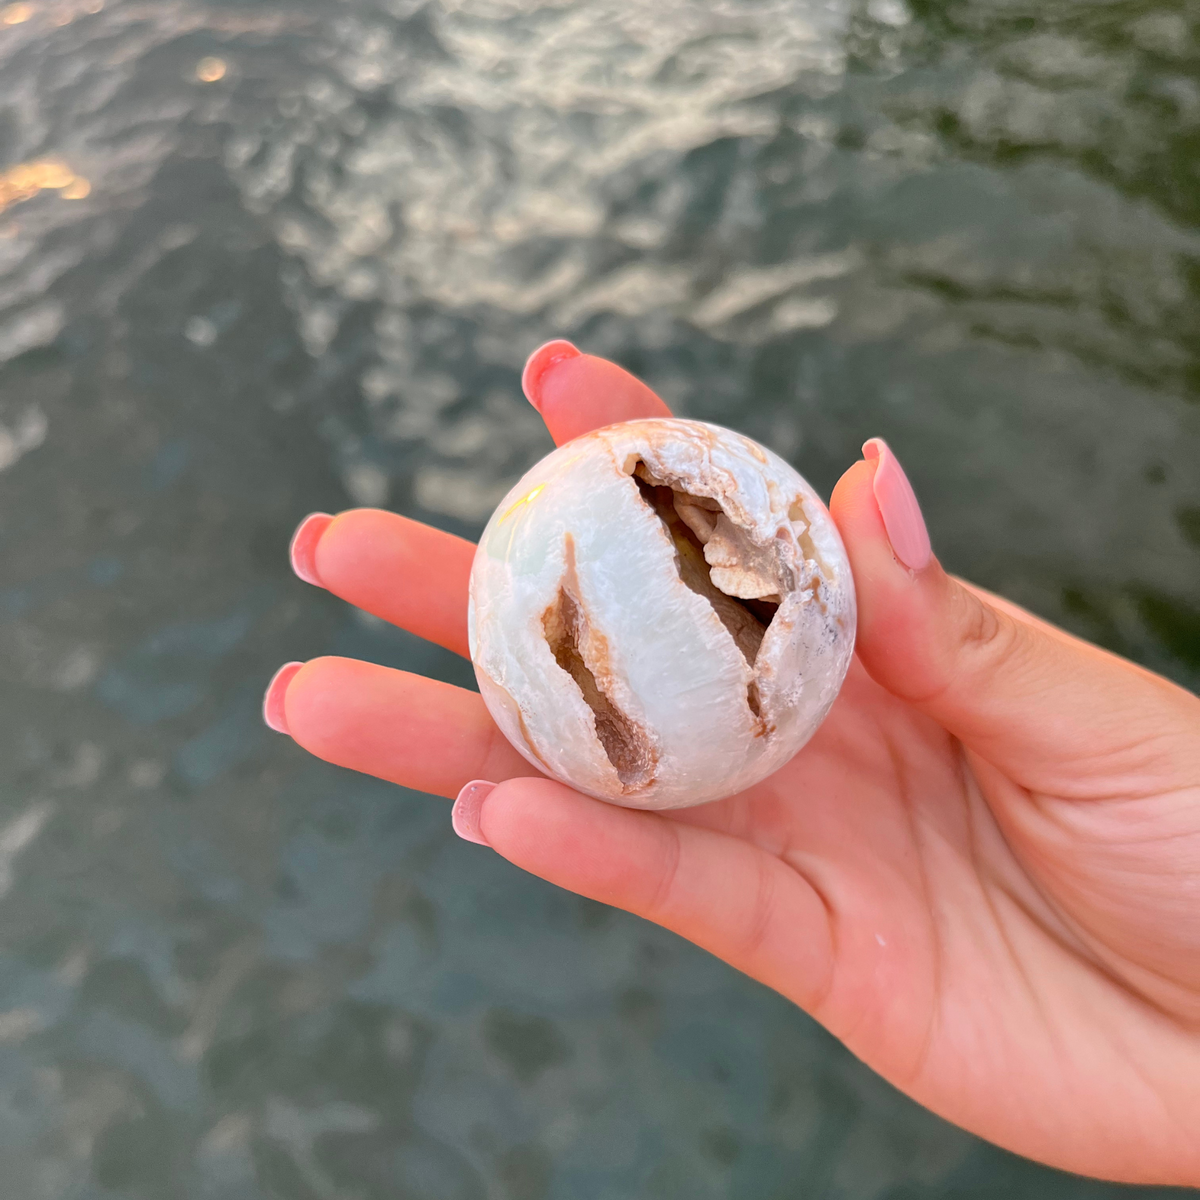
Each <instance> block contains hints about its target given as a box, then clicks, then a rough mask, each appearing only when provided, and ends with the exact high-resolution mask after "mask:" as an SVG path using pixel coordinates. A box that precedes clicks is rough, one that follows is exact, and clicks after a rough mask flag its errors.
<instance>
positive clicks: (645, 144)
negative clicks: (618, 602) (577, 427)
mask: <svg viewBox="0 0 1200 1200" xmlns="http://www.w3.org/2000/svg"><path fill="white" fill-rule="evenodd" d="M1198 80H1200V14H1198V13H1197V10H1196V8H1195V6H1194V5H1190V4H1185V3H1168V2H1166V0H1164V2H1162V3H1145V2H1132V0H1130V2H1118V0H1109V2H1103V3H1101V2H1098V0H1089V2H1086V3H1085V2H1083V0H1079V2H1071V0H970V2H969V3H967V2H965V0H963V2H959V0H912V2H911V3H908V4H905V3H903V2H901V0H873V2H872V3H870V4H861V3H850V2H848V0H836V2H830V3H819V2H817V0H786V2H785V0H740V2H733V0H729V2H724V3H717V2H713V3H696V2H695V0H656V2H655V3H654V4H648V3H645V2H644V0H588V2H587V3H559V4H546V5H537V4H535V3H532V2H522V0H441V2H440V3H439V2H436V0H435V2H430V3H424V4H417V3H413V2H410V0H390V2H388V3H375V2H373V0H282V2H277V0H260V2H257V3H249V2H244V3H240V4H239V3H216V2H212V3H200V2H196V0H192V2H187V3H183V2H178V0H152V2H138V0H106V2H105V3H104V4H101V2H100V0H82V2H77V0H29V2H28V3H15V4H10V5H8V7H6V8H0V210H2V211H0V564H2V567H0V672H2V673H3V685H4V686H3V691H2V693H0V703H2V705H3V709H2V710H0V711H2V716H3V720H2V721H0V771H2V772H3V778H4V787H3V792H2V793H0V893H2V898H0V906H2V909H0V913H2V918H3V920H2V925H0V1178H3V1179H4V1188H3V1190H4V1193H5V1195H6V1196H12V1197H13V1198H14V1200H26V1198H28V1200H50V1198H55V1200H58V1198H69V1200H112V1198H115V1197H121V1198H125V1197H129V1198H131V1200H143V1198H145V1200H157V1198H164V1200H165V1198H168V1197H170V1198H172V1200H176V1198H179V1197H187V1198H188V1200H192V1198H195V1200H210V1198H211V1200H216V1198H220V1200H226V1198H230V1200H310V1198H314V1200H327V1198H328V1200H332V1198H334V1197H336V1198H337V1200H350V1198H354V1200H360V1198H361V1200H375V1198H380V1200H382V1198H383V1197H388V1198H395V1197H402V1198H404V1200H426V1198H428V1200H458V1198H463V1200H477V1198H478V1200H484V1198H486V1200H543V1198H551V1197H553V1198H558V1197H563V1198H570V1200H630V1198H641V1197H647V1198H648V1197H670V1198H679V1200H706V1198H710V1197H711V1198H713V1200H716V1198H718V1197H735V1198H745V1200H783V1198H788V1200H792V1198H800V1197H804V1198H808V1197H847V1198H853V1200H875V1198H879V1200H902V1198H903V1200H911V1198H916V1197H922V1198H924V1197H959V1196H966V1195H970V1196H972V1197H980V1198H992V1197H994V1198H996V1200H1001V1198H1004V1200H1007V1198H1009V1197H1012V1196H1021V1197H1022V1198H1023V1200H1028V1198H1034V1200H1036V1198H1037V1197H1043V1196H1044V1197H1068V1196H1069V1197H1088V1198H1091V1197H1100V1196H1109V1195H1116V1194H1117V1193H1118V1192H1121V1193H1124V1192H1125V1191H1130V1192H1132V1193H1133V1194H1144V1195H1150V1194H1151V1192H1150V1191H1149V1190H1146V1189H1142V1190H1141V1191H1140V1192H1139V1191H1138V1190H1136V1189H1118V1188H1113V1187H1108V1186H1106V1185H1102V1184H1098V1183H1093V1182H1088V1181H1082V1180H1076V1179H1073V1178H1069V1177H1066V1176H1063V1175H1059V1174H1056V1173H1054V1172H1051V1171H1048V1170H1043V1169H1041V1168H1038V1167H1034V1166H1032V1165H1030V1164H1025V1163H1022V1162H1020V1161H1019V1160H1017V1159H1015V1158H1012V1157H1011V1156H1008V1155H1005V1154H1002V1153H1001V1152H999V1151H996V1150H993V1149H991V1148H989V1147H987V1146H985V1145H983V1144H982V1143H980V1142H978V1141H976V1140H975V1139H973V1138H971V1137H969V1136H967V1135H965V1134H963V1133H961V1132H959V1131H957V1130H955V1129H953V1128H952V1127H950V1126H948V1125H946V1124H944V1123H943V1122H941V1121H939V1120H937V1119H936V1118H934V1117H932V1116H930V1115H928V1114H926V1113H924V1112H923V1111H922V1110H920V1109H918V1108H917V1107H916V1106H914V1105H912V1104H910V1103H909V1102H907V1101H906V1100H904V1099H903V1098H902V1097H900V1096H898V1095H897V1094H896V1093H895V1092H894V1091H892V1090H891V1089H890V1088H889V1087H888V1086H887V1085H885V1084H883V1083H882V1082H880V1081H879V1080H878V1079H877V1078H875V1077H874V1076H873V1075H872V1074H871V1073H870V1072H869V1071H867V1070H866V1069H865V1068H864V1067H862V1066H861V1065H860V1064H859V1063H857V1062H856V1061H855V1060H854V1059H852V1057H851V1056H850V1055H848V1054H847V1053H846V1052H845V1051H844V1050H842V1049H841V1048H840V1047H839V1046H838V1045H837V1044H836V1043H835V1042H833V1041H832V1039H830V1038H829V1037H827V1036H826V1035H825V1034H824V1033H823V1032H822V1031H821V1030H820V1029H819V1028H818V1027H817V1026H815V1025H814V1024H813V1023H812V1022H810V1021H809V1020H808V1019H807V1018H806V1017H804V1016H803V1015H802V1014H801V1013H799V1012H798V1011H796V1010H795V1009H794V1008H792V1007H791V1006H790V1005H788V1004H787V1003H786V1002H784V1001H783V1000H782V999H780V998H778V997H776V996H774V995H773V994H771V993H769V992H767V991H765V990H764V989H763V988H761V987H759V986H758V985H756V984H753V983H751V982H749V981H747V980H746V979H743V978H741V977H739V976H738V975H736V974H734V973H733V972H732V971H731V970H729V969H728V968H726V967H724V966H723V965H722V964H720V963H718V962H716V961H714V960H712V959H710V958H709V957H707V956H706V955H704V954H703V953H701V952H700V951H698V950H695V949H693V948H692V947H690V946H687V945H685V944H683V943H682V942H680V941H678V940H676V939H675V938H673V937H671V936H670V935H668V934H665V933H663V932H661V931H659V930H656V929H653V928H651V927H648V926H646V925H644V924H642V923H641V922H638V921H636V920H634V919H632V918H629V917H627V916H625V915H623V914H617V913H613V912H610V911H608V910H606V909H604V908H602V907H600V906H597V905H595V904H591V903H588V902H584V901H582V900H579V899H577V898H574V897H571V896H568V895H564V894H562V893H559V892H557V891H555V890H554V889H552V888H550V887H548V886H547V885H544V884H542V883H541V882H539V881H536V880H532V879H528V878H524V877H522V876H521V875H519V874H518V873H517V872H516V871H515V870H513V869H512V868H510V867H508V866H507V865H506V864H505V863H503V862H501V861H499V860H498V859H497V858H496V857H495V856H494V855H490V854H488V853H487V852H486V851H483V850H481V849H479V848H477V847H473V846H468V845H465V844H463V843H461V842H459V841H457V840H456V839H455V838H454V837H453V835H452V834H451V832H450V828H449V822H448V814H447V809H446V806H445V804H444V802H441V801H437V800H433V799H431V798H428V797H424V796H420V795H416V794H412V793H407V792H404V791H402V790H400V789H397V788H394V787H391V786H388V785H385V784H381V783H378V782H375V781H372V780H369V779H364V778H359V777H356V776H353V775H350V774H349V773H346V772H342V771H339V770H336V769H334V768H332V767H329V766H326V765H324V764H321V763H317V762H315V761H312V760H310V759H308V758H307V757H305V756H304V754H303V753H301V752H300V751H299V750H298V749H297V748H295V747H294V746H293V745H292V744H291V743H290V742H288V741H287V740H286V739H283V738H280V737H278V736H276V735H273V734H270V733H269V732H268V731H266V730H265V729H264V728H262V726H261V725H260V723H259V721H258V715H257V710H258V703H259V697H260V695H261V692H262V688H263V686H264V684H265V682H266V680H267V679H268V678H269V676H270V674H271V672H272V670H273V669H274V668H275V666H277V665H278V664H279V663H281V662H283V661H285V660H287V659H294V658H308V657H311V656H314V655H317V654H322V653H336V654H352V655H358V656H362V657H366V658H370V659H374V660H376V661H380V662H385V663H389V664H393V665H396V666H403V667H405V668H407V669H409V670H420V671H426V672H429V673H432V674H434V675H437V676H438V677H440V678H443V679H447V680H451V681H454V682H458V683H469V671H467V670H466V669H465V668H464V665H463V664H462V663H461V662H458V661H457V660H455V659H453V657H452V656H450V655H448V654H446V653H444V652H442V651H440V650H437V649H435V648H431V647H429V646H426V645H423V644H421V643H419V642H417V641H416V640H415V639H413V638H411V637H409V636H407V635H405V634H402V633H399V632H397V631H393V630H388V629H386V628H384V627H382V626H381V625H380V624H379V623H378V622H376V621H373V620H371V619H369V618H365V617H363V616H362V615H361V614H357V613H355V612H352V611H350V610H349V609H347V608H346V607H345V606H344V605H342V604H341V603H340V602H338V601H336V600H334V599H332V598H331V597H329V596H327V595H324V594H321V593H319V592H318V591H316V590H314V589H311V588H308V587H307V586H305V585H303V584H301V583H299V582H298V581H296V580H295V579H294V578H292V576H291V575H290V573H289V571H288V569H287V564H286V558H285V548H286V544H287V539H288V536H289V534H290V532H291V530H292V528H293V527H294V525H295V523H296V522H297V521H298V520H299V518H300V517H302V516H303V515H304V514H305V513H307V512H309V511H311V510H313V509H324V510H328V511H336V510H338V509H340V508H344V507H347V506H350V505H356V504H372V505H385V506H387V507H390V508H393V509H395V510H397V511H400V512H404V513H407V514H410V515H413V516H417V517H419V518H422V519H425V520H428V521H432V522H433V523H435V524H437V525H440V526H442V527H443V528H446V529H450V530H453V531H455V532H458V533H462V534H465V535H473V534H475V533H477V532H478V530H479V529H480V527H481V525H482V522H483V520H484V519H485V517H486V516H487V514H488V513H489V512H490V509H491V507H492V505H493V504H494V503H495V501H496V500H497V499H498V497H499V496H500V495H501V494H502V493H503V492H504V491H505V490H506V489H507V487H508V486H509V484H510V483H511V482H512V481H513V480H514V479H515V478H516V477H517V476H518V475H519V474H520V472H521V471H522V470H523V469H524V468H525V467H526V466H528V465H529V464H530V463H531V462H532V461H533V460H535V459H536V458H537V457H539V456H540V455H541V454H543V453H544V452H545V451H546V450H547V449H549V441H548V439H547V436H546V434H545V433H544V431H543V430H542V429H541V427H540V425H539V422H538V420H537V419H536V417H535V414H534V413H533V412H532V410H531V409H530V408H529V407H528V405H527V404H526V403H525V401H524V400H523V399H522V398H521V395H520V389H519V386H518V378H519V371H520V367H521V364H522V362H523V359H524V357H525V355H526V354H527V353H528V351H529V350H530V349H531V348H532V347H534V346H535V345H537V344H538V343H539V342H540V341H542V340H544V339H545V338H548V337H551V336H566V337H570V338H571V339H573V340H574V341H576V342H577V343H578V344H579V345H580V346H582V347H584V348H585V349H587V350H589V351H592V352H595V353H601V354H606V355H609V356H611V357H613V358H615V359H617V360H618V361H620V362H622V363H623V364H625V365H626V366H628V367H629V368H630V369H632V370H635V371H638V372H640V373H642V374H643V375H644V376H645V377H646V378H648V379H649V380H650V381H651V382H652V383H653V384H654V386H655V387H657V388H658V389H659V390H660V392H661V393H662V394H663V395H664V396H665V397H667V398H668V399H669V401H670V402H671V403H672V404H673V405H674V406H675V407H676V408H677V409H678V410H679V411H680V412H681V413H684V414H686V415H690V416H695V417H702V418H706V419H712V420H716V421H719V422H722V423H726V424H730V425H734V426H736V427H738V428H740V429H743V430H745V431H746V432H748V433H750V434H752V435H753V436H755V437H758V438H760V439H761V440H763V441H764V442H767V443H768V444H770V445H771V446H772V447H774V448H775V449H776V450H778V451H779V452H780V453H782V454H783V455H784V456H785V457H787V458H789V459H790V460H791V461H792V462H794V463H795V464H796V465H797V466H798V467H799V469H800V470H801V471H802V472H803V473H804V474H805V475H806V476H808V477H809V478H810V479H811V480H812V482H813V483H814V484H815V485H816V486H817V487H818V488H819V489H821V490H822V491H823V492H825V493H826V494H827V493H828V490H829V489H830V488H831V487H832V485H833V483H834V481H835V480H836V478H837V477H838V475H839V474H840V473H841V471H842V470H843V469H844V468H845V466H846V465H847V464H848V463H849V462H851V461H853V459H854V458H855V457H857V454H858V447H859V446H860V444H861V443H862V441H863V440H864V439H865V438H866V437H868V436H871V435H876V434H880V435H883V436H884V437H886V438H888V439H889V441H890V442H891V443H892V445H893V446H894V447H895V449H896V450H897V452H898V454H899V456H900V458H901V460H902V461H903V462H904V463H905V465H906V466H907V467H908V469H909V473H910V475H911V476H912V478H913V480H914V483H915V485H916V488H917V491H918V493H919V495H920V497H921V499H922V502H923V504H924V506H925V510H926V513H927V515H928V518H929V524H930V527H931V531H932V534H933V540H934V543H935V546H936V547H937V549H938V551H939V553H940V554H941V556H942V557H943V559H944V561H946V562H947V563H948V564H949V565H950V566H951V567H952V568H954V569H955V570H957V571H959V572H961V573H963V574H964V575H967V576H969V577H970V578H972V579H974V580H976V581H978V582H979V583H981V584H984V585H986V586H988V587H991V588H994V589H996V590H998V591H1001V592H1003V593H1004V594H1006V595H1008V596H1011V597H1012V598H1014V599H1016V600H1018V601H1020V602H1022V603H1024V604H1027V605H1029V606H1031V607H1032V608H1033V609H1035V610H1036V611H1038V612H1040V613H1042V614H1044V615H1046V616H1047V617H1049V618H1051V619H1053V620H1055V621H1058V622H1061V623H1063V624H1065V625H1066V626H1068V627H1069V628H1071V629H1073V630H1076V631H1078V632H1080V633H1082V634H1084V635H1086V636H1088V637H1091V638H1094V639H1097V640H1099V641H1101V642H1103V643H1104V644H1105V645H1108V646H1111V647H1114V648H1116V649H1118V650H1120V651H1121V652H1122V653H1125V654H1128V655H1130V656H1132V657H1134V658H1136V659H1137V660H1138V661H1141V662H1144V663H1146V664H1148V665H1150V666H1152V667H1153V668H1155V669H1156V670H1160V671H1164V672H1166V673H1167V674H1169V675H1171V676H1172V677H1174V678H1176V679H1178V680H1180V681H1181V682H1183V683H1184V684H1186V685H1188V686H1191V687H1196V686H1198V685H1200V605H1198V598H1200V471H1197V468H1196V463H1197V461H1198V460H1200V404H1198V403H1197V401H1198V399H1200V315H1198V314H1200V174H1198V171H1200V167H1198V164H1200V83H1198V82H1197V81H1198Z"/></svg>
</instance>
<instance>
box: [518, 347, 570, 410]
mask: <svg viewBox="0 0 1200 1200" xmlns="http://www.w3.org/2000/svg"><path fill="white" fill-rule="evenodd" d="M578 357H579V350H578V349H577V348H576V347H575V346H572V345H571V343H570V342H568V341H566V340H565V339H563V338H556V339H555V340H554V341H552V342H547V343H546V344H545V345H544V346H539V347H538V348H537V349H536V350H535V351H534V352H533V353H532V354H531V355H530V356H529V358H528V359H527V360H526V362H525V370H524V371H522V372H521V391H523V392H524V393H525V399H526V400H528V401H529V403H530V404H532V405H533V407H534V408H536V409H537V410H538V412H541V411H542V386H543V384H544V383H545V380H546V375H547V373H548V372H549V370H550V368H551V367H553V366H554V364H555V363H560V362H562V361H563V360H564V359H567V358H578Z"/></svg>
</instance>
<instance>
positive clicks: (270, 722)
mask: <svg viewBox="0 0 1200 1200" xmlns="http://www.w3.org/2000/svg"><path fill="white" fill-rule="evenodd" d="M303 666H304V664H303V663H302V662H289V663H284V664H283V666H282V667H280V668H279V670H278V671H276V672H275V674H274V675H272V676H271V682H270V683H268V684H267V690H266V692H265V693H264V694H263V706H262V716H263V721H264V722H265V723H266V725H267V726H268V728H270V729H273V730H275V732H276V733H286V734H289V735H290V733H291V731H290V730H289V729H288V722H287V712H286V709H285V706H284V702H285V700H286V698H287V690H288V686H289V685H290V684H291V682H292V680H293V679H295V677H296V674H297V672H298V671H299V670H300V669H301V668H302V667H303Z"/></svg>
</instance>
